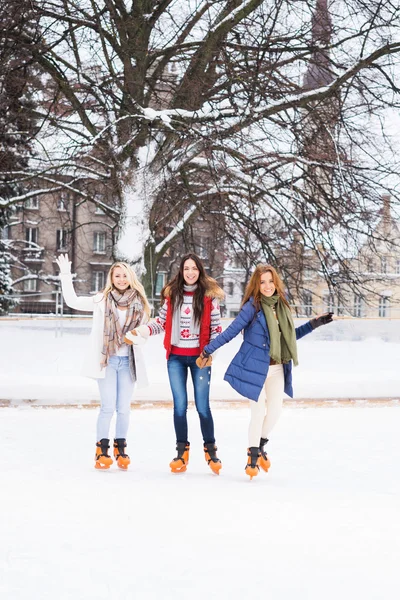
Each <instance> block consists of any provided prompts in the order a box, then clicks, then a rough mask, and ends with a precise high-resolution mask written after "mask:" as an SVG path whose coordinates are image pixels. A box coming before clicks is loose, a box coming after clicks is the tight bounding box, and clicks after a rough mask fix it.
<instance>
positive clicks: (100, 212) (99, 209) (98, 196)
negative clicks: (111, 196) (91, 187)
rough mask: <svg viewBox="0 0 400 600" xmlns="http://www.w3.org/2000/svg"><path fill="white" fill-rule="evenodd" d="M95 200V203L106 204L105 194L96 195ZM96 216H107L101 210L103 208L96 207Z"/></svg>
mask: <svg viewBox="0 0 400 600" xmlns="http://www.w3.org/2000/svg"><path fill="white" fill-rule="evenodd" d="M93 199H94V201H95V202H104V196H103V194H99V193H98V192H97V193H95V194H94V197H93ZM94 214H95V215H105V212H104V210H103V209H102V208H101V206H98V205H96V208H95V210H94Z"/></svg>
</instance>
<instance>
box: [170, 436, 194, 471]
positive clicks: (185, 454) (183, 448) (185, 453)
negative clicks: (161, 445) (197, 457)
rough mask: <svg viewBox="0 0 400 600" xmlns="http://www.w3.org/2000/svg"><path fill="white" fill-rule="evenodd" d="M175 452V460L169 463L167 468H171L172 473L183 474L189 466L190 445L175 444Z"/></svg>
mask: <svg viewBox="0 0 400 600" xmlns="http://www.w3.org/2000/svg"><path fill="white" fill-rule="evenodd" d="M176 450H177V452H178V454H177V456H176V458H174V459H173V460H172V461H171V462H170V463H169V466H170V467H171V471H172V473H184V472H185V471H186V468H187V465H188V464H189V450H190V443H189V442H177V444H176Z"/></svg>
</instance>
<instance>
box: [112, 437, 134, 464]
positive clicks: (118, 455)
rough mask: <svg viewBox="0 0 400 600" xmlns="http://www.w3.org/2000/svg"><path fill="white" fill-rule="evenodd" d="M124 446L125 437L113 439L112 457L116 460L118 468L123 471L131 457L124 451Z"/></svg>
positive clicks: (129, 462)
mask: <svg viewBox="0 0 400 600" xmlns="http://www.w3.org/2000/svg"><path fill="white" fill-rule="evenodd" d="M125 448H126V440H125V438H117V439H115V440H114V457H115V460H116V461H117V465H118V467H119V468H120V469H123V470H124V471H126V470H127V468H128V466H129V465H130V464H131V459H130V458H129V456H128V455H127V454H126V453H125Z"/></svg>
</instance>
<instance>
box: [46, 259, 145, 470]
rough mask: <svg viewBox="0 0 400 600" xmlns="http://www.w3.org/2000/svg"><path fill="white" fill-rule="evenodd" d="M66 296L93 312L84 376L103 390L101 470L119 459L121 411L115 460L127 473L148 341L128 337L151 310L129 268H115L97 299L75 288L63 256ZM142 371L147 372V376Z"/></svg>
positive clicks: (59, 261) (98, 445) (99, 442)
mask: <svg viewBox="0 0 400 600" xmlns="http://www.w3.org/2000/svg"><path fill="white" fill-rule="evenodd" d="M56 262H57V264H58V266H59V268H60V279H61V285H62V291H63V295H64V300H65V302H66V304H67V305H68V306H69V307H71V308H74V309H76V310H81V311H87V312H93V324H92V331H91V335H90V342H89V348H88V351H87V352H86V356H85V361H84V364H83V368H82V374H83V375H86V376H87V377H93V378H94V379H97V382H98V385H99V391H100V401H101V405H100V413H99V416H98V419H97V438H96V439H97V442H96V454H95V467H96V469H108V468H109V467H110V465H111V464H112V462H113V460H112V458H111V457H110V456H109V454H108V449H109V447H110V445H109V441H110V440H109V429H110V422H111V419H112V416H113V414H114V411H116V412H117V419H116V430H115V439H114V457H115V459H116V461H117V464H118V466H119V467H120V468H121V469H127V468H128V465H129V464H130V459H129V456H128V455H127V454H126V452H125V449H126V437H127V433H128V427H129V417H130V409H131V399H132V395H133V390H134V386H135V382H136V380H139V381H140V379H143V378H145V372H144V364H143V361H142V360H141V357H140V350H139V348H138V344H140V343H142V342H143V341H144V340H143V338H140V337H138V336H137V337H135V338H133V339H132V342H133V345H132V344H129V340H128V343H126V340H125V341H124V338H125V334H126V333H127V332H129V331H130V330H132V329H134V328H135V327H137V326H138V325H140V324H141V323H143V322H146V321H148V319H149V317H150V306H149V303H148V301H147V298H146V294H145V291H144V288H143V286H142V284H141V283H140V282H139V280H138V278H137V276H136V274H135V272H134V271H133V269H132V268H131V267H130V266H129V265H128V264H126V263H123V262H116V263H114V264H113V265H112V266H111V268H110V270H109V272H108V275H107V282H106V286H105V288H104V290H103V291H102V292H100V293H98V294H95V295H94V296H77V295H76V293H75V290H74V287H73V284H72V275H71V262H70V261H69V260H68V255H67V254H64V255H63V254H61V255H60V256H59V257H58V259H56ZM141 371H142V373H141Z"/></svg>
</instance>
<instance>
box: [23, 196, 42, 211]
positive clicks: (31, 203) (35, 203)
mask: <svg viewBox="0 0 400 600" xmlns="http://www.w3.org/2000/svg"><path fill="white" fill-rule="evenodd" d="M25 208H31V209H34V210H37V209H38V208H39V198H28V200H26V201H25Z"/></svg>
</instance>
